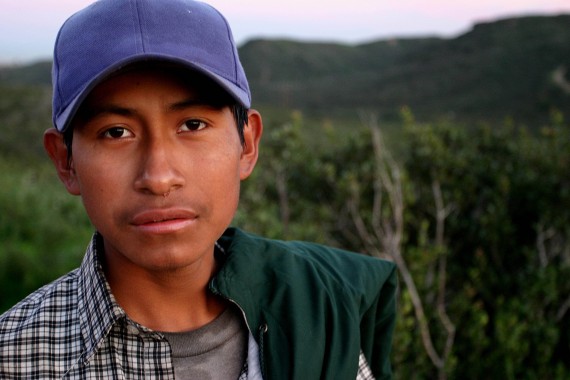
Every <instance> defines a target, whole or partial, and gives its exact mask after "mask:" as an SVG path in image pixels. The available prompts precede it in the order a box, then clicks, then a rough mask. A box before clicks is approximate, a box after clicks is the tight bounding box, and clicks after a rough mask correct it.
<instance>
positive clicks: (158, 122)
mask: <svg viewBox="0 0 570 380" xmlns="http://www.w3.org/2000/svg"><path fill="white" fill-rule="evenodd" d="M201 91H202V90H201V89H197V88H194V87H193V86H192V83H187V82H185V81H181V80H180V79H179V78H175V77H174V76H171V75H168V74H165V73H160V72H159V71H156V70H137V71H132V72H127V73H124V74H121V75H119V76H116V77H113V78H112V79H109V80H107V81H106V82H103V83H102V84H100V85H99V86H97V87H96V88H95V89H94V90H93V92H92V93H91V94H90V95H89V97H88V98H87V99H86V101H85V103H84V105H83V106H82V111H81V117H80V118H79V122H77V123H76V125H75V130H74V136H73V146H72V147H73V149H72V152H73V156H72V161H71V169H70V171H69V174H68V175H69V178H67V179H64V183H65V184H66V187H67V189H68V191H70V192H71V193H73V194H77V195H81V197H82V200H83V203H84V205H85V209H86V210H87V213H88V215H89V217H90V219H91V221H92V223H93V224H94V226H95V227H96V228H97V230H98V231H99V232H100V233H101V234H102V236H103V238H104V243H105V252H106V256H107V258H108V260H109V259H110V260H111V261H119V262H125V263H128V265H131V266H132V265H135V266H136V267H139V268H144V269H146V270H151V271H152V270H169V269H177V268H183V267H185V266H189V265H193V264H199V263H200V260H202V259H203V258H206V257H211V255H212V252H213V247H214V242H215V241H216V240H217V239H218V237H219V236H220V235H221V234H222V233H223V231H224V230H225V229H226V228H227V226H228V225H229V224H230V222H231V220H232V218H233V216H234V213H235V210H236V207H237V204H238V198H239V188H240V181H241V180H242V179H245V178H246V177H248V176H249V174H250V173H251V171H252V170H253V166H254V165H255V161H256V159H257V145H258V141H259V135H260V134H261V122H260V120H259V119H256V120H254V121H253V123H251V121H252V120H251V117H252V116H251V115H252V114H251V113H250V126H248V127H246V130H245V135H246V144H245V145H244V146H242V144H241V143H240V139H239V135H238V132H237V128H236V124H235V121H234V118H233V115H232V112H231V110H230V109H229V107H223V108H215V107H212V106H210V105H208V104H206V102H205V101H204V98H203V97H202V96H201ZM255 117H258V115H255ZM257 122H259V126H257V124H256V123H257ZM251 124H253V127H252V126H251ZM52 157H53V155H52ZM60 176H61V173H60ZM208 260H210V259H208Z"/></svg>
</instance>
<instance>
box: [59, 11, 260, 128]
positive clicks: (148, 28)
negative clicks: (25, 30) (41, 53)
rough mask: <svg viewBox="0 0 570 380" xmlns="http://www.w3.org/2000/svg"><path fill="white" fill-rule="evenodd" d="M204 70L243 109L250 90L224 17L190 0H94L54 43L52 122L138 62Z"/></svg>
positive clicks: (62, 123)
mask: <svg viewBox="0 0 570 380" xmlns="http://www.w3.org/2000/svg"><path fill="white" fill-rule="evenodd" d="M145 61H159V62H168V63H174V64H177V65H179V66H181V67H184V68H188V69H189V70H193V71H196V72H198V73H201V74H203V75H205V76H207V77H209V78H210V79H212V80H213V81H214V82H215V83H217V84H218V85H220V86H221V88H223V89H224V90H225V91H227V92H228V94H230V95H231V96H232V97H233V98H234V99H235V100H236V101H237V102H238V103H240V104H242V105H243V106H245V107H246V108H249V107H250V106H251V94H250V91H249V85H248V83H247V78H246V76H245V72H244V70H243V67H242V65H241V63H240V61H239V57H238V52H237V48H236V45H235V42H234V39H233V37H232V32H231V29H230V27H229V25H228V23H227V21H226V19H225V18H224V17H223V16H222V15H221V14H220V13H219V12H218V11H217V10H216V9H214V8H213V7H211V6H210V5H208V4H205V3H202V2H198V1H192V0H99V1H97V2H95V3H93V4H91V5H90V6H88V7H87V8H85V9H83V10H81V11H79V12H77V13H76V14H74V15H73V16H71V17H70V18H69V19H68V20H67V21H66V22H65V23H64V24H63V26H62V27H61V29H60V31H59V34H58V36H57V39H56V42H55V49H54V61H53V70H52V81H53V124H54V126H55V127H56V128H57V129H58V130H59V131H60V132H63V131H65V130H66V129H67V128H68V127H69V125H70V123H71V120H72V119H73V117H74V115H75V113H76V112H77V110H78V108H79V107H80V105H81V103H82V102H83V100H85V98H86V97H87V95H89V93H90V92H91V90H93V88H94V87H95V86H96V85H97V84H99V83H101V82H102V81H103V80H104V79H106V78H108V77H109V75H111V74H113V73H115V72H117V71H120V70H121V69H122V68H124V67H126V66H128V65H131V64H133V63H137V62H145Z"/></svg>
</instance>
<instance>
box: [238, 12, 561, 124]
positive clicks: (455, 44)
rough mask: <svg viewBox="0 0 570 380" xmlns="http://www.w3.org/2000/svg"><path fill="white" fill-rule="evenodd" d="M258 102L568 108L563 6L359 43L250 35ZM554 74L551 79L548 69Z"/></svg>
mask: <svg viewBox="0 0 570 380" xmlns="http://www.w3.org/2000/svg"><path fill="white" fill-rule="evenodd" d="M241 57H242V61H243V64H244V65H245V67H246V71H247V72H248V73H249V77H250V81H251V86H252V88H253V91H254V97H255V99H254V100H255V102H256V103H257V104H263V105H265V104H270V105H273V106H275V105H280V106H284V107H290V108H297V109H301V110H303V111H305V112H306V113H309V114H312V113H320V114H322V115H326V114H328V113H330V112H331V110H339V109H340V110H354V109H362V108H364V109H371V110H375V111H377V112H379V113H380V114H381V115H383V116H384V117H390V116H392V115H394V114H396V113H397V112H398V109H399V108H400V107H401V106H403V105H409V106H410V107H411V108H412V110H414V112H415V113H416V114H417V115H420V116H422V117H423V118H436V117H441V116H448V117H449V116H451V117H456V118H460V119H469V120H474V119H476V120H490V121H497V120H498V121H502V119H503V118H504V117H507V116H510V117H513V118H515V119H516V120H519V121H521V120H522V121H536V120H544V119H547V118H548V117H549V112H550V108H551V107H557V108H558V109H562V110H564V111H566V112H568V111H570V102H569V100H570V94H569V93H568V89H567V88H566V90H565V86H564V83H565V82H564V81H563V80H562V84H561V83H560V82H561V81H560V79H568V77H565V76H564V75H561V74H563V73H564V69H565V68H566V67H570V15H563V16H553V17H538V16H537V17H523V18H513V19H505V20H500V21H497V22H492V23H485V24H478V25H476V26H475V27H474V28H473V29H472V30H471V31H470V32H468V33H465V34H464V35H461V36H459V37H457V38H454V39H437V38H425V39H393V40H386V41H378V42H374V43H369V44H365V45H357V46H347V45H335V44H309V43H300V42H292V41H266V40H256V41H251V42H249V43H247V44H246V45H244V46H243V47H242V48H241ZM557 74H558V83H557V82H555V81H553V78H554V77H555V76H556V75H557Z"/></svg>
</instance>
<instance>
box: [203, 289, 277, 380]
mask: <svg viewBox="0 0 570 380" xmlns="http://www.w3.org/2000/svg"><path fill="white" fill-rule="evenodd" d="M208 288H209V290H210V291H211V292H212V293H213V294H215V295H217V296H220V297H222V298H223V299H225V300H226V301H229V302H231V303H233V304H234V305H235V306H236V307H237V308H238V309H239V311H240V312H241V315H242V316H243V320H244V321H245V325H246V327H247V330H248V331H249V332H250V333H251V335H253V330H252V329H251V327H250V325H249V322H248V320H247V316H246V315H245V311H243V309H242V308H241V306H240V305H239V304H238V303H237V302H236V301H234V300H233V299H231V298H229V297H228V296H226V295H224V294H222V293H220V291H218V289H216V287H215V286H214V279H212V280H210V284H209V286H208ZM267 330H268V328H267V323H262V324H261V325H260V326H259V329H258V331H259V336H258V339H259V355H258V357H259V367H260V369H261V376H262V377H263V378H264V379H265V378H266V376H265V358H264V357H263V352H264V350H263V341H264V338H263V336H264V335H265V334H266V333H267Z"/></svg>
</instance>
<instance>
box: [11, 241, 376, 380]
mask: <svg viewBox="0 0 570 380" xmlns="http://www.w3.org/2000/svg"><path fill="white" fill-rule="evenodd" d="M99 246H102V245H101V243H100V236H99V235H98V234H95V236H94V237H93V239H92V241H91V244H90V245H89V247H88V249H87V253H86V255H85V258H84V260H83V263H82V264H81V267H80V268H78V269H76V270H74V271H72V272H70V273H69V274H67V275H65V276H63V277H61V278H60V279H58V280H56V281H55V282H53V283H51V284H49V285H46V286H44V287H43V288H41V289H39V290H37V291H36V292H34V293H32V294H31V295H30V296H28V297H27V298H26V299H25V300H23V301H22V302H20V303H19V304H18V305H16V306H15V307H14V308H12V309H11V310H10V311H8V312H7V313H5V314H4V315H2V316H1V317H0V343H1V344H0V378H1V379H102V378H103V379H107V378H109V379H143V378H145V379H174V369H173V366H172V359H171V350H170V345H169V343H168V342H167V341H166V339H165V338H164V337H163V336H162V335H161V334H159V333H157V332H155V331H152V330H150V329H147V328H146V327H144V326H141V325H139V324H138V323H136V322H134V321H132V320H131V319H129V318H128V316H127V315H126V313H125V311H124V310H123V309H122V308H121V307H120V306H119V305H118V304H117V303H116V302H115V299H114V297H113V295H112V293H111V290H110V288H109V284H108V283H107V281H106V280H105V276H104V274H103V269H102V266H101V263H100V261H99V259H98V255H97V250H98V247H99ZM250 365H251V364H250ZM248 372H249V371H248V365H247V363H245V365H244V369H243V371H242V374H241V375H240V377H239V379H238V380H246V379H249V378H251V376H248ZM252 372H256V371H252ZM250 375H251V373H250ZM366 379H374V377H373V376H372V372H371V371H370V368H369V367H368V364H367V363H366V359H365V358H364V355H362V354H361V355H360V361H359V370H358V375H357V380H366Z"/></svg>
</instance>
